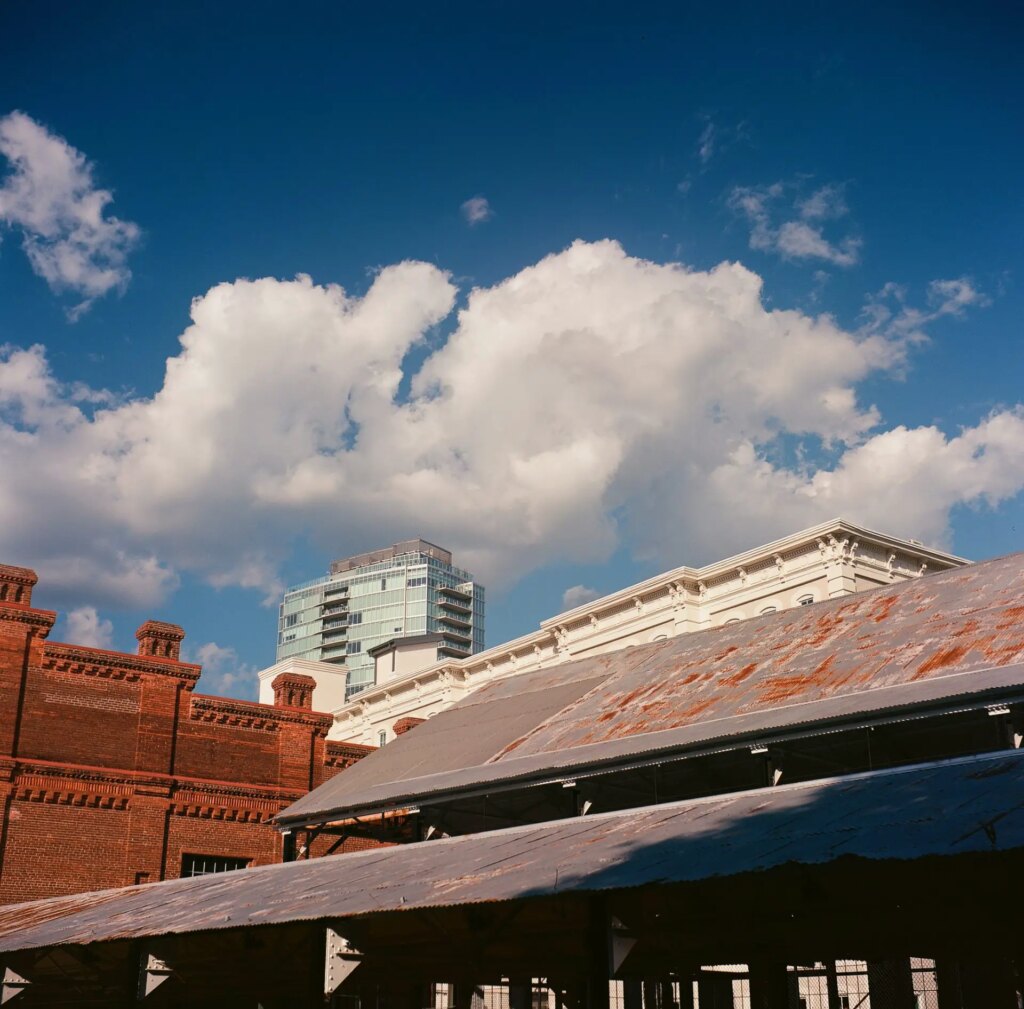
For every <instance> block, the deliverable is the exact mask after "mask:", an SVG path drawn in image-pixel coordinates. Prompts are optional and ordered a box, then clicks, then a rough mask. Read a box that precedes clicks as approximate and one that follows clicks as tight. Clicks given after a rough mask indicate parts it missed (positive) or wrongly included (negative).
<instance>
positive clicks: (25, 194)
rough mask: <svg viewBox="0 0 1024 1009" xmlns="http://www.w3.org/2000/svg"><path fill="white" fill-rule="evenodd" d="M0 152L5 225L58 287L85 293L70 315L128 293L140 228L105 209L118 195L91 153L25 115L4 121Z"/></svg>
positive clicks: (0, 206)
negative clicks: (104, 182) (96, 169)
mask: <svg viewBox="0 0 1024 1009" xmlns="http://www.w3.org/2000/svg"><path fill="white" fill-rule="evenodd" d="M0 154H2V155H3V156H4V157H5V158H6V159H7V161H8V163H9V165H10V173H9V174H8V175H7V177H6V178H5V179H4V180H3V182H2V185H0V224H6V225H8V226H10V227H13V228H16V229H18V230H19V231H20V232H21V235H22V245H23V247H24V249H25V253H26V254H27V256H28V258H29V261H30V262H31V264H32V269H33V270H35V272H36V273H37V274H38V275H39V276H40V277H42V278H43V279H44V280H45V281H46V282H47V284H49V285H50V288H51V289H52V290H53V291H55V292H57V293H62V292H70V293H72V294H75V295H78V296H80V297H81V298H82V301H80V302H79V303H78V304H77V305H76V306H74V308H72V309H71V310H70V312H69V313H68V314H69V316H70V317H71V318H72V319H75V318H77V317H78V316H79V315H81V313H82V312H84V311H86V310H87V309H88V308H89V306H90V305H91V304H92V302H93V301H95V299H96V298H99V297H102V296H103V295H104V294H106V293H108V292H109V291H111V290H115V289H119V290H123V289H124V287H125V286H126V285H127V283H128V280H129V278H130V277H131V271H130V270H129V269H128V267H127V265H126V259H127V255H128V253H129V252H130V251H131V249H132V248H133V246H134V245H135V244H136V243H137V241H138V238H139V229H138V226H137V225H135V224H132V223H131V222H130V221H122V220H119V219H118V218H116V217H114V216H112V215H108V214H107V206H108V204H109V203H111V202H112V201H113V196H112V194H111V193H110V192H109V191H108V190H106V189H98V188H96V185H95V182H94V180H93V166H92V165H91V164H90V163H89V162H88V161H87V160H86V158H85V155H83V154H82V153H81V152H80V151H77V150H75V148H74V147H72V146H71V145H70V144H68V142H67V141H66V140H64V139H63V138H61V137H58V136H56V135H55V134H53V133H50V132H49V131H48V130H47V129H46V128H45V127H44V126H41V125H40V124H39V123H37V122H36V121H35V120H34V119H31V118H30V117H29V116H27V115H25V114H24V113H22V112H12V113H10V114H9V115H7V116H5V117H4V118H2V119H0Z"/></svg>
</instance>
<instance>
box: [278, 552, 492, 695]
mask: <svg viewBox="0 0 1024 1009" xmlns="http://www.w3.org/2000/svg"><path fill="white" fill-rule="evenodd" d="M428 633H437V634H440V635H442V640H441V641H440V643H439V646H438V654H440V655H450V656H453V657H460V658H461V657H463V656H466V655H471V654H472V653H474V652H480V651H483V648H484V587H483V586H482V585H479V584H477V583H476V582H475V581H474V580H473V576H472V575H471V574H470V573H469V572H468V571H463V570H462V569H461V568H457V567H455V566H454V565H453V564H452V555H451V552H450V551H448V550H445V549H444V548H443V547H439V546H435V545H434V544H433V543H427V542H426V541H425V540H418V539H417V540H404V541H403V542H401V543H395V544H394V545H393V546H390V547H387V548H386V549H383V550H371V551H369V552H368V553H364V554H358V555H357V556H355V557H346V558H344V559H343V560H338V561H334V563H333V564H331V568H330V573H329V574H328V575H326V576H324V577H323V578H317V579H314V580H313V581H311V582H305V583H304V584H302V585H296V586H295V587H294V588H290V589H288V591H287V592H285V594H284V600H283V601H282V603H281V612H280V619H279V621H278V629H277V661H278V662H281V661H282V660H283V659H290V658H300V659H314V660H317V661H320V662H333V663H338V664H342V665H345V666H346V667H347V669H348V686H347V693H348V694H353V693H356V692H357V691H359V690H361V689H362V688H363V687H366V686H368V685H369V684H371V683H373V681H374V662H373V659H372V657H371V656H369V655H367V650H368V649H370V648H373V646H374V645H379V644H382V643H383V642H385V641H390V640H392V639H393V638H403V637H409V636H411V635H416V634H428Z"/></svg>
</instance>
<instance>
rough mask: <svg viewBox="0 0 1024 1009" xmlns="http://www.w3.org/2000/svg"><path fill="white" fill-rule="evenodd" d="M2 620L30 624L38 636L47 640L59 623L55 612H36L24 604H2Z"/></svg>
mask: <svg viewBox="0 0 1024 1009" xmlns="http://www.w3.org/2000/svg"><path fill="white" fill-rule="evenodd" d="M0 620H9V621H11V622H13V623H18V624H28V625H29V627H31V628H32V629H33V630H34V631H35V633H36V634H38V635H39V637H41V638H45V637H46V635H47V634H49V633H50V631H51V630H52V628H53V625H54V623H56V621H57V614H56V613H55V612H54V611H53V610H36V609H33V608H32V607H31V606H26V605H25V604H24V603H0Z"/></svg>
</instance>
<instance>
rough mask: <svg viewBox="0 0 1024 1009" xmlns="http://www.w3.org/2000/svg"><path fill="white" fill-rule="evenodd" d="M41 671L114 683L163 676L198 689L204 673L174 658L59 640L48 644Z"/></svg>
mask: <svg viewBox="0 0 1024 1009" xmlns="http://www.w3.org/2000/svg"><path fill="white" fill-rule="evenodd" d="M42 668H43V669H49V670H53V671H55V672H60V673H77V674H80V675H83V676H98V677H100V678H102V679H111V680H129V681H134V680H139V679H141V678H142V677H143V676H162V677H169V678H171V679H177V680H181V681H183V682H184V683H185V684H186V686H189V685H191V686H195V684H196V681H197V680H198V679H199V674H200V673H201V672H202V669H201V667H200V666H196V665H192V664H191V663H188V662H177V661H175V660H173V659H158V658H148V657H144V656H140V655H126V654H125V653H124V652H111V651H107V650H106V649H105V648H86V647H85V646H84V645H67V644H63V643H61V642H58V641H51V642H48V643H47V644H46V647H45V648H44V650H43V660H42Z"/></svg>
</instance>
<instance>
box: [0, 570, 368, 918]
mask: <svg viewBox="0 0 1024 1009" xmlns="http://www.w3.org/2000/svg"><path fill="white" fill-rule="evenodd" d="M35 583H36V574H35V572H34V571H31V570H29V569H28V568H16V567H9V566H6V565H0V904H7V903H13V902H16V901H23V900H31V899H34V898H36V897H44V896H50V895H55V894H63V893H71V892H75V891H81V890H94V889H98V888H101V887H114V886H122V885H125V884H131V883H139V882H150V881H154V880H159V879H171V878H174V877H177V876H180V875H187V874H195V873H200V872H205V871H211V870H214V869H224V868H234V867H241V866H242V865H263V864H266V863H271V862H278V861H281V857H282V838H281V835H280V834H279V833H278V832H277V831H276V830H275V829H274V828H273V827H272V826H271V825H270V823H269V821H270V818H271V817H272V816H273V815H274V814H275V813H277V812H278V811H279V810H280V809H282V808H283V807H284V806H286V805H288V804H289V803H291V802H293V801H294V800H295V799H297V798H299V797H300V796H301V795H303V794H305V793H306V792H308V791H309V790H310V789H311V788H314V787H316V786H317V785H319V784H320V783H321V782H323V781H324V780H325V779H327V778H329V777H331V776H332V775H334V774H335V773H337V772H338V771H340V770H342V769H343V768H345V767H347V766H349V765H350V764H351V763H353V762H354V761H356V760H358V759H359V758H360V757H361V756H363V755H364V754H365V753H367V752H369V750H370V749H372V748H371V747H365V746H358V745H356V744H352V743H335V742H328V741H327V738H326V736H327V730H328V728H329V727H330V724H331V716H330V715H328V714H322V713H320V712H315V711H313V710H312V704H311V699H312V688H313V685H314V683H313V680H312V679H311V678H310V677H307V676H302V675H297V674H291V675H289V674H282V675H281V676H279V677H278V679H277V680H275V681H274V691H275V697H274V704H273V705H265V704H256V703H252V702H248V701H236V700H230V699H227V698H222V697H209V696H204V695H202V694H196V693H194V689H195V686H196V682H197V681H198V679H199V675H200V672H201V668H200V667H199V666H197V665H192V664H190V663H187V662H182V661H181V660H180V657H179V655H180V647H181V641H182V639H183V638H184V636H185V635H184V632H183V631H182V629H181V628H180V627H177V626H175V625H174V624H165V623H160V622H158V621H152V620H151V621H147V622H146V623H144V624H143V625H142V626H141V627H140V628H139V630H138V632H137V635H136V636H137V637H138V640H139V649H138V655H128V654H125V653H122V652H113V651H106V650H103V649H98V648H85V647H82V646H79V645H68V644H61V643H58V642H52V641H49V640H47V636H48V634H49V633H50V630H51V629H52V627H53V624H54V621H55V620H56V616H57V615H56V614H55V613H54V612H52V611H49V610H40V609H36V608H34V607H33V606H32V588H33V586H34V585H35ZM359 843H360V842H349V844H350V845H352V846H355V845H358V844H359ZM364 843H365V842H364Z"/></svg>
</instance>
